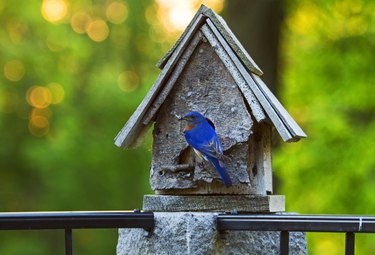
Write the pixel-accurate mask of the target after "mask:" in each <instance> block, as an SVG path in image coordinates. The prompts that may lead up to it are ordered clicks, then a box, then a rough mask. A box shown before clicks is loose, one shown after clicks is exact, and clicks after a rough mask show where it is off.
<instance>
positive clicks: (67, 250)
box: [65, 228, 73, 255]
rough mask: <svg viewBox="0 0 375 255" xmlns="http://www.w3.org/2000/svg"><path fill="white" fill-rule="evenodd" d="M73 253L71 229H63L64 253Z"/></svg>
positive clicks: (68, 254) (66, 254)
mask: <svg viewBox="0 0 375 255" xmlns="http://www.w3.org/2000/svg"><path fill="white" fill-rule="evenodd" d="M72 254H73V241H72V229H71V228H66V229H65V255H72Z"/></svg>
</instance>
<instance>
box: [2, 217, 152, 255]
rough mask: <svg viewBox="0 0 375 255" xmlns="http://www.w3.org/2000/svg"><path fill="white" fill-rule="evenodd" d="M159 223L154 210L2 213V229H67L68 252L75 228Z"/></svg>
mask: <svg viewBox="0 0 375 255" xmlns="http://www.w3.org/2000/svg"><path fill="white" fill-rule="evenodd" d="M154 226H155V221H154V214H153V213H151V212H148V213H146V212H140V211H138V210H135V211H134V212H129V211H111V212H18V213H0V230H32V229H39V230H42V229H64V230H65V254H66V255H72V254H73V237H72V235H73V233H72V229H82V228H85V229H88V228H144V229H146V230H148V231H151V230H152V229H153V228H154Z"/></svg>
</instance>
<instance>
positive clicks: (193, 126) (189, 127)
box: [184, 124, 195, 132]
mask: <svg viewBox="0 0 375 255" xmlns="http://www.w3.org/2000/svg"><path fill="white" fill-rule="evenodd" d="M193 128H195V125H193V124H187V125H186V127H185V128H184V132H187V131H190V130H192V129H193Z"/></svg>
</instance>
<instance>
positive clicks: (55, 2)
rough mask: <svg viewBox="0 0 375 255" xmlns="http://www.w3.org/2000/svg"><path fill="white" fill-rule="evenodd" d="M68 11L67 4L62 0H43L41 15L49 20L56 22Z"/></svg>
mask: <svg viewBox="0 0 375 255" xmlns="http://www.w3.org/2000/svg"><path fill="white" fill-rule="evenodd" d="M67 13H68V5H67V3H66V1H64V0H43V3H42V15H43V18H45V19H46V20H47V21H49V22H58V21H61V20H62V19H64V18H65V16H66V15H67Z"/></svg>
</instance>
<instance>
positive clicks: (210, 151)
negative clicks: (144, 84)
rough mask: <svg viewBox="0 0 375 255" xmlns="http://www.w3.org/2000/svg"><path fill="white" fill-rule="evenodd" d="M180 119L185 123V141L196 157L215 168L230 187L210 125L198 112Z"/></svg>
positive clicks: (213, 130)
mask: <svg viewBox="0 0 375 255" xmlns="http://www.w3.org/2000/svg"><path fill="white" fill-rule="evenodd" d="M181 119H183V120H186V121H187V125H186V127H185V129H184V134H185V139H186V141H187V142H188V143H189V144H190V145H191V146H192V147H193V148H194V151H195V152H196V153H197V154H198V156H200V157H202V158H203V159H204V160H206V161H210V162H211V163H212V164H213V165H214V166H215V168H216V171H217V172H218V173H219V175H220V177H221V179H222V180H223V182H224V185H225V186H226V187H230V186H232V181H231V179H230V177H229V174H228V172H227V169H226V166H225V163H224V160H225V156H224V154H223V149H222V146H221V143H220V140H219V138H218V136H217V134H216V132H215V129H214V127H213V125H212V123H210V122H209V121H208V120H207V119H206V118H205V117H204V116H203V115H202V114H200V113H199V112H189V113H187V114H186V115H185V116H184V117H182V118H181Z"/></svg>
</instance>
